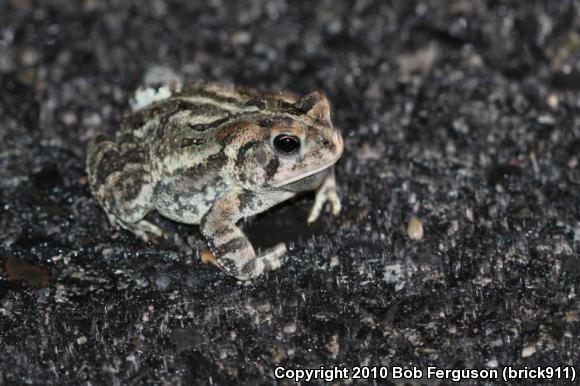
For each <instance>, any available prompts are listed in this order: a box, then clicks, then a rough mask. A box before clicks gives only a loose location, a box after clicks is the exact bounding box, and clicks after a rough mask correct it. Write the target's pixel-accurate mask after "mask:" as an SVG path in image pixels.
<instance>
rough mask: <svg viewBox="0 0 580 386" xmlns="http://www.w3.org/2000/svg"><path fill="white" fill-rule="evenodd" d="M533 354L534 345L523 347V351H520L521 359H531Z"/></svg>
mask: <svg viewBox="0 0 580 386" xmlns="http://www.w3.org/2000/svg"><path fill="white" fill-rule="evenodd" d="M535 353H536V345H535V344H531V345H529V346H527V347H524V349H523V350H522V358H528V357H531V356H532V355H534V354H535Z"/></svg>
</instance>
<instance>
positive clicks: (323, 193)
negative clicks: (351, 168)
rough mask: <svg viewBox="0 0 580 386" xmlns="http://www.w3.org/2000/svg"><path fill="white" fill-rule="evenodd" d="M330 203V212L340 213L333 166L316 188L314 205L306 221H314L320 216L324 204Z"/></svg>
mask: <svg viewBox="0 0 580 386" xmlns="http://www.w3.org/2000/svg"><path fill="white" fill-rule="evenodd" d="M327 202H328V203H330V206H331V207H332V214H333V215H335V216H336V215H337V214H338V213H340V209H341V205H340V198H338V194H337V193H336V179H335V177H334V166H332V167H331V168H330V170H329V171H328V173H327V174H326V176H325V177H324V180H322V183H321V184H320V186H319V187H318V189H316V198H315V199H314V205H313V206H312V209H311V210H310V215H309V216H308V222H309V223H311V222H314V221H316V220H317V219H318V216H320V212H321V211H322V208H323V207H324V204H326V203H327Z"/></svg>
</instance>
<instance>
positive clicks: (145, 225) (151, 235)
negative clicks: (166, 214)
mask: <svg viewBox="0 0 580 386" xmlns="http://www.w3.org/2000/svg"><path fill="white" fill-rule="evenodd" d="M111 222H114V224H115V225H118V226H119V227H121V228H123V229H126V230H128V231H129V232H132V233H133V234H135V235H136V236H137V237H139V238H140V239H142V240H143V241H145V242H149V241H152V242H157V241H159V240H160V239H163V238H165V232H163V230H162V229H161V228H159V227H158V226H157V225H153V224H151V223H150V222H149V221H145V220H141V221H138V222H136V223H126V222H122V221H119V220H114V219H113V220H111Z"/></svg>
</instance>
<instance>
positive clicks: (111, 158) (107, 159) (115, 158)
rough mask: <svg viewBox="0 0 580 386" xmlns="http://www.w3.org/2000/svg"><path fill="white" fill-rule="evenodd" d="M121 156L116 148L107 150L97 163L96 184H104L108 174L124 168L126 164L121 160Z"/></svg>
mask: <svg viewBox="0 0 580 386" xmlns="http://www.w3.org/2000/svg"><path fill="white" fill-rule="evenodd" d="M119 158H120V157H119V153H118V152H117V151H116V150H114V149H109V150H106V152H105V155H104V156H103V158H102V159H101V162H100V163H99V164H98V165H97V173H96V176H95V181H96V186H102V185H104V184H105V181H106V180H107V177H108V176H110V175H111V174H112V173H115V172H118V171H121V170H123V166H124V164H123V163H122V162H120V159H119Z"/></svg>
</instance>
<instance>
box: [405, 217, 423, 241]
mask: <svg viewBox="0 0 580 386" xmlns="http://www.w3.org/2000/svg"><path fill="white" fill-rule="evenodd" d="M407 235H408V236H409V237H410V238H411V239H413V240H421V239H423V235H424V232H423V223H422V222H421V220H419V219H418V218H417V217H413V218H411V221H409V225H407Z"/></svg>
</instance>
